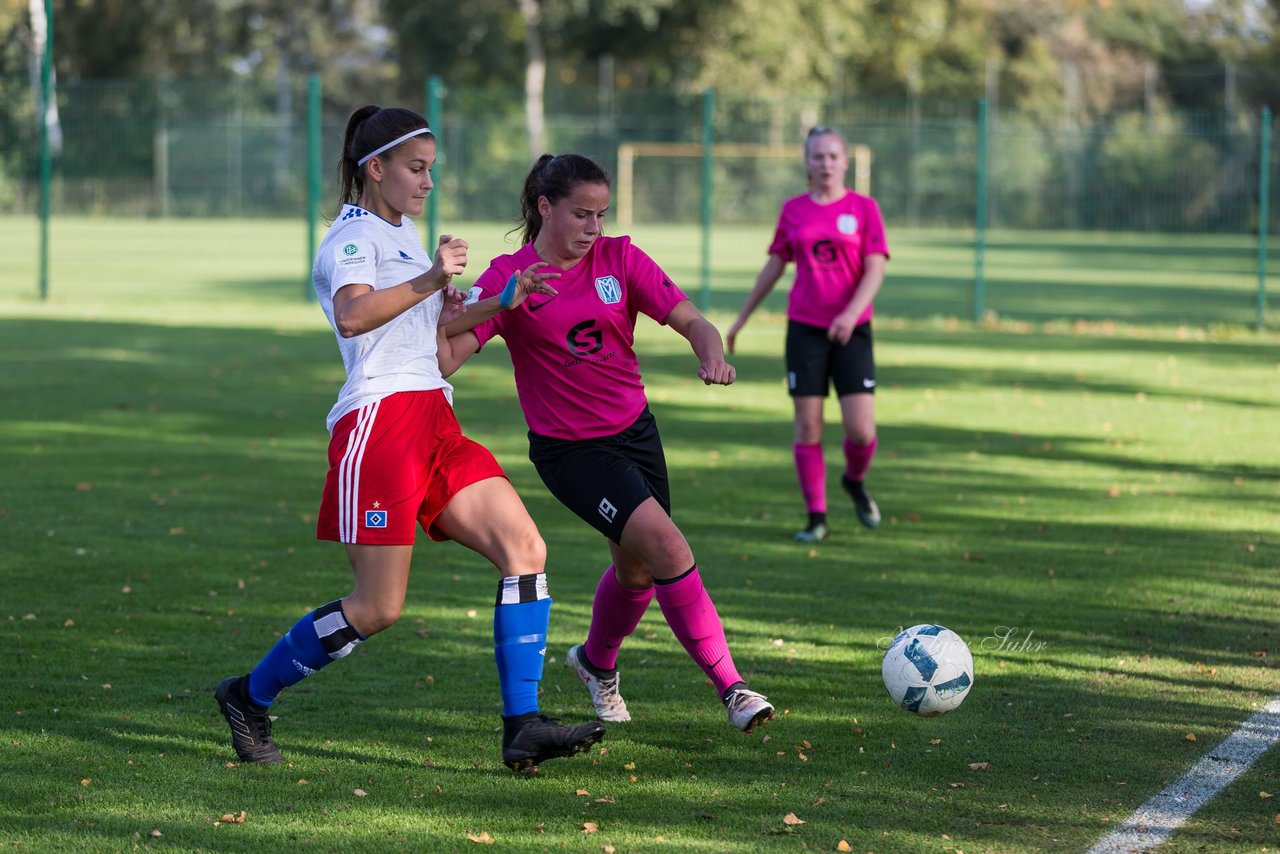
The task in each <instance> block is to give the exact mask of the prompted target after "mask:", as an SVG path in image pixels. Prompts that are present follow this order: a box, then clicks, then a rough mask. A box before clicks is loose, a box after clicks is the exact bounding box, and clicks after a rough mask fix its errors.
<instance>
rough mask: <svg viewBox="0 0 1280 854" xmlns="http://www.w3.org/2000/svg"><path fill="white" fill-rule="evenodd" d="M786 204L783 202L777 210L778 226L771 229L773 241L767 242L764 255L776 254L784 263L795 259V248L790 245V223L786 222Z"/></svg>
mask: <svg viewBox="0 0 1280 854" xmlns="http://www.w3.org/2000/svg"><path fill="white" fill-rule="evenodd" d="M788 219H789V217H788V216H787V206H786V205H785V204H784V205H783V206H782V210H781V211H779V212H778V227H777V228H775V229H774V231H773V242H772V243H770V244H769V251H768V252H766V253H765V254H766V255H777V256H778V257H779V258H781V259H782V260H783V261H785V262H786V263H788V264H790V263H791V262H792V261H794V260H796V257H795V250H794V249H793V248H792V246H791V224H790V223H789V222H788Z"/></svg>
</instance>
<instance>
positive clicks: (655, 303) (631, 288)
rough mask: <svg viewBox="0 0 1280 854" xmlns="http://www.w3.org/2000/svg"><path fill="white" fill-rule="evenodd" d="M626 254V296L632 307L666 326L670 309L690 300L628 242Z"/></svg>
mask: <svg viewBox="0 0 1280 854" xmlns="http://www.w3.org/2000/svg"><path fill="white" fill-rule="evenodd" d="M626 253H627V262H626V271H627V285H626V286H627V296H628V300H629V301H630V303H631V306H632V308H634V309H635V310H636V311H639V312H642V313H643V314H647V315H648V316H649V317H652V318H653V319H654V320H656V321H657V322H658V323H662V324H665V323H666V322H667V315H668V314H670V313H671V309H673V308H675V307H676V306H677V305H679V304H680V303H682V302H684V301H685V300H687V299H688V298H689V297H688V296H687V295H686V294H685V292H684V291H682V290H680V288H679V287H678V286H677V285H676V284H675V283H674V282H672V281H671V277H670V276H668V275H667V274H666V273H665V272H664V271H663V269H662V268H661V267H659V266H658V263H657V262H656V261H654V260H653V259H652V258H650V257H649V256H648V255H647V254H646V253H645V252H644V250H642V249H640V248H639V247H637V246H636V245H635V244H633V243H630V242H628V243H627V247H626Z"/></svg>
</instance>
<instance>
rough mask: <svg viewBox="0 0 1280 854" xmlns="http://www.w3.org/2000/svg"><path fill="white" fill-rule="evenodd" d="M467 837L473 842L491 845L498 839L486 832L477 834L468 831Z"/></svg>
mask: <svg viewBox="0 0 1280 854" xmlns="http://www.w3.org/2000/svg"><path fill="white" fill-rule="evenodd" d="M467 839H470V840H471V841H472V842H475V843H477V844H479V845H492V844H493V843H495V842H497V841H498V840H496V839H494V838H493V837H492V836H490V835H489V834H488V833H483V832H482V833H480V834H479V835H476V834H474V833H468V834H467Z"/></svg>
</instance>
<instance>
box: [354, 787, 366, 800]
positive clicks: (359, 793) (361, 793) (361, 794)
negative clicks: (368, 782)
mask: <svg viewBox="0 0 1280 854" xmlns="http://www.w3.org/2000/svg"><path fill="white" fill-rule="evenodd" d="M352 794H354V795H355V796H356V797H357V798H363V797H364V796H365V795H367V794H369V793H368V792H366V791H365V790H364V789H356V790H355V791H353V792H352Z"/></svg>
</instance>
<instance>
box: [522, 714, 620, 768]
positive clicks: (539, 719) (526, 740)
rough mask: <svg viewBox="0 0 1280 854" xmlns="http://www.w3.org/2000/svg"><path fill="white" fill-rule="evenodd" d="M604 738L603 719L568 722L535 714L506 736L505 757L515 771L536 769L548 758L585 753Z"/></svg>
mask: <svg viewBox="0 0 1280 854" xmlns="http://www.w3.org/2000/svg"><path fill="white" fill-rule="evenodd" d="M602 738H604V724H602V723H600V722H599V721H591V722H590V723H585V724H578V725H577V726H565V725H564V724H562V723H560V721H558V720H556V719H555V718H549V717H547V716H546V715H540V714H535V715H532V716H530V717H529V718H528V720H526V721H525V722H524V724H523V725H522V726H521V727H520V729H518V730H516V732H515V735H510V736H506V737H504V738H503V739H502V761H503V763H504V764H505V765H506V766H507V767H508V768H510V769H511V770H512V771H517V772H520V771H533V770H536V769H537V767H538V763H540V762H542V761H543V760H544V759H555V758H556V757H558V756H572V755H573V754H575V753H581V752H582V751H584V750H586V749H587V748H589V747H590V746H591V745H593V744H595V743H596V742H598V741H600V739H602Z"/></svg>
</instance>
